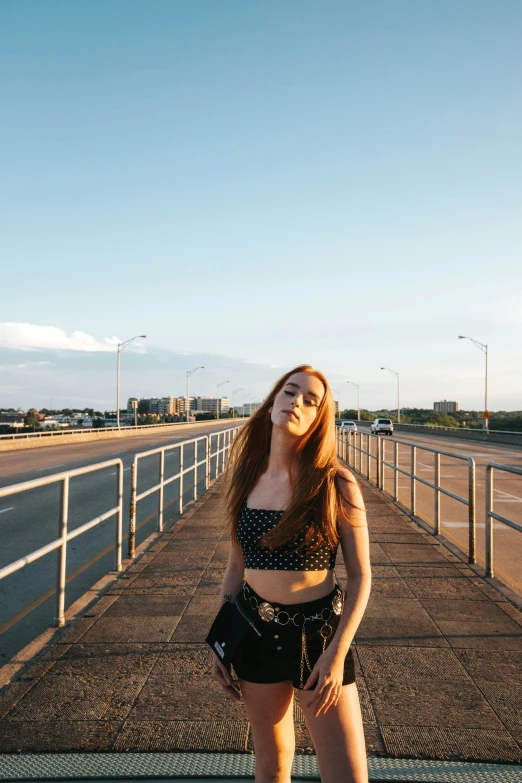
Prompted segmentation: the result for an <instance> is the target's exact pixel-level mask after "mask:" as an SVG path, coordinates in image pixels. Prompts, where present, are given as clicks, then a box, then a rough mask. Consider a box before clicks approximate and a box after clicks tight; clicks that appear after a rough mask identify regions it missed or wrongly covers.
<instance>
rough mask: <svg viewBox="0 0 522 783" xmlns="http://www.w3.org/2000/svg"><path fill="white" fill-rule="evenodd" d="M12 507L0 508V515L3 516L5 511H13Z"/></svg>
mask: <svg viewBox="0 0 522 783" xmlns="http://www.w3.org/2000/svg"><path fill="white" fill-rule="evenodd" d="M13 509H14V506H9V508H0V514H5V512H6V511H13Z"/></svg>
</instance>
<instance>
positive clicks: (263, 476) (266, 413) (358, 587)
mask: <svg viewBox="0 0 522 783" xmlns="http://www.w3.org/2000/svg"><path fill="white" fill-rule="evenodd" d="M226 506H227V511H228V517H229V522H230V529H231V545H230V555H229V560H228V565H227V568H226V571H225V574H224V577H223V583H222V586H221V600H222V601H227V600H228V601H235V602H236V604H237V606H238V609H239V610H240V611H241V613H242V614H244V615H246V616H247V617H248V619H249V620H250V621H251V622H252V623H253V625H254V626H255V628H256V629H257V632H256V633H254V632H252V633H251V634H250V635H249V636H248V637H247V638H246V639H245V640H244V641H243V642H242V643H241V645H240V647H239V650H238V651H237V652H236V654H235V657H234V658H233V660H232V662H233V666H234V670H235V673H236V675H237V677H238V679H237V680H236V679H234V678H233V677H232V674H231V673H230V671H229V670H228V669H227V668H226V667H225V666H224V665H223V664H222V663H221V662H220V661H219V660H218V658H217V656H216V655H215V656H214V664H213V673H214V676H215V678H216V679H217V680H218V682H219V683H220V684H221V685H222V687H223V688H224V689H225V691H226V692H227V693H228V694H229V695H232V696H233V697H234V698H237V699H239V698H241V697H242V698H243V700H244V703H245V707H246V711H247V715H248V720H249V721H250V724H251V727H252V737H253V741H254V749H255V753H256V778H255V779H256V783H265V781H267V782H268V781H275V780H277V781H280V783H288V782H289V781H290V771H291V766H292V760H293V756H294V751H295V737H294V725H293V694H294V687H295V688H297V689H298V690H299V703H300V706H301V708H302V710H303V713H304V716H305V719H306V723H307V726H308V730H309V732H310V735H311V737H312V740H313V743H314V746H315V750H316V754H317V762H318V766H319V771H320V773H321V780H322V781H323V783H344V782H345V781H346V782H347V783H348V781H349V782H350V783H364V782H365V781H367V780H368V772H367V765H366V752H365V743H364V734H363V726H362V719H361V710H360V705H359V698H358V694H357V688H356V685H355V675H354V667H353V653H352V651H351V649H350V645H351V642H352V640H353V637H354V635H355V632H356V630H357V627H358V625H359V623H360V621H361V618H362V616H363V613H364V610H365V607H366V604H367V602H368V597H369V594H370V585H371V572H370V563H369V545H368V530H367V525H366V514H365V511H364V504H363V500H362V497H361V493H360V490H359V487H358V485H357V483H356V481H355V479H354V478H353V476H352V475H351V473H349V472H348V471H347V470H346V469H344V468H342V467H340V466H339V465H338V462H337V457H336V450H335V420H334V408H333V400H332V395H331V392H330V388H329V386H328V382H327V380H326V378H325V377H324V375H323V374H322V373H320V372H318V371H317V370H313V369H312V368H311V367H310V366H309V365H301V366H299V367H296V368H295V369H294V370H292V371H291V372H289V373H286V375H284V376H283V377H282V378H281V379H280V380H279V381H278V382H277V383H276V384H275V386H274V388H273V389H272V391H271V392H270V394H269V395H268V397H267V398H266V400H265V402H264V403H263V405H262V406H261V407H260V408H259V410H258V411H257V412H256V413H255V414H254V415H253V416H252V417H251V418H250V419H249V420H248V422H247V423H246V424H245V426H244V427H243V428H242V429H241V430H240V432H239V434H238V436H237V438H236V440H235V441H234V444H233V447H232V450H231V455H230V460H229V466H228V470H227V493H226ZM339 543H340V544H341V549H342V553H343V557H344V563H345V566H346V571H347V575H348V581H347V588H346V592H345V594H344V596H343V594H342V591H341V590H340V588H339V586H338V585H337V584H336V580H335V577H334V572H333V566H334V564H335V556H336V551H337V547H338V544H339ZM259 634H261V635H259Z"/></svg>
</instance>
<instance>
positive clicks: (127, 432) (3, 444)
mask: <svg viewBox="0 0 522 783" xmlns="http://www.w3.org/2000/svg"><path fill="white" fill-rule="evenodd" d="M238 421H239V422H241V421H243V419H205V421H193V422H188V423H187V422H182V423H180V422H173V423H172V424H155V425H154V424H151V425H146V426H144V427H122V428H121V429H117V428H116V427H107V428H106V429H103V430H102V429H97V430H93V431H92V432H89V430H77V431H76V432H74V433H71V432H69V433H65V432H64V433H61V432H57V433H53V434H52V436H51V433H48V435H45V434H44V433H42V435H41V436H40V437H36V438H20V439H19V440H0V452H3V451H23V450H24V449H39V448H43V447H44V446H66V445H68V444H71V443H74V444H78V445H80V444H82V443H91V442H92V441H100V440H111V439H112V440H116V439H119V438H132V437H137V436H142V437H143V435H147V434H148V433H151V430H155V429H156V428H157V431H158V434H159V433H160V432H164V431H167V432H171V431H174V430H181V431H183V430H184V429H186V428H187V427H203V426H208V425H209V424H217V423H218V422H226V423H227V424H229V422H230V426H232V423H233V422H238ZM151 434H152V433H151Z"/></svg>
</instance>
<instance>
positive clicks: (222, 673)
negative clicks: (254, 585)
mask: <svg viewBox="0 0 522 783" xmlns="http://www.w3.org/2000/svg"><path fill="white" fill-rule="evenodd" d="M244 573H245V562H244V560H243V551H242V549H241V547H240V546H239V544H236V543H234V542H233V541H231V542H230V552H229V555H228V563H227V567H226V569H225V573H224V574H223V581H222V583H221V590H220V593H219V599H220V600H219V604H220V606H221V605H222V604H223V603H224V602H225V601H235V600H236V596H237V594H238V593H239V591H240V590H241V587H242V585H243V579H244ZM212 674H213V675H214V677H215V679H216V680H217V681H218V682H219V684H220V685H221V687H222V688H223V689H224V691H225V693H226V694H227V695H229V696H232V697H233V698H234V699H240V698H241V691H240V689H239V683H238V681H237V680H234V679H233V678H232V674H231V673H230V672H229V670H228V669H227V667H226V666H223V664H222V663H221V661H220V660H219V658H218V657H217V655H216V654H215V653H214V662H213V666H212Z"/></svg>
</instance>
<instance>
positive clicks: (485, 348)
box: [459, 334, 489, 432]
mask: <svg viewBox="0 0 522 783" xmlns="http://www.w3.org/2000/svg"><path fill="white" fill-rule="evenodd" d="M459 340H471V342H472V343H474V344H475V345H476V346H477V348H478V349H479V350H481V351H482V353H485V354H486V383H485V392H484V406H485V407H484V414H485V415H484V421H485V422H486V432H489V418H488V415H487V414H488V413H489V411H488V346H487V345H485V344H484V343H481V342H479V341H478V340H474V339H473V337H466V336H465V335H462V334H459Z"/></svg>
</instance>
